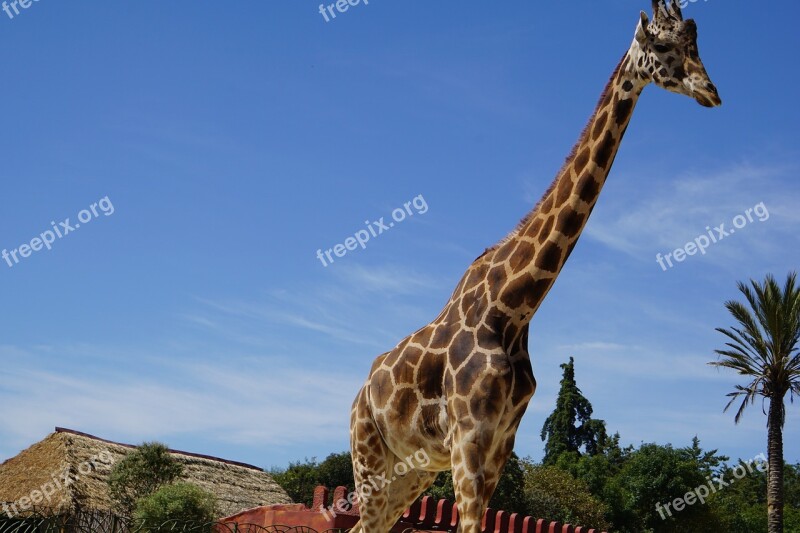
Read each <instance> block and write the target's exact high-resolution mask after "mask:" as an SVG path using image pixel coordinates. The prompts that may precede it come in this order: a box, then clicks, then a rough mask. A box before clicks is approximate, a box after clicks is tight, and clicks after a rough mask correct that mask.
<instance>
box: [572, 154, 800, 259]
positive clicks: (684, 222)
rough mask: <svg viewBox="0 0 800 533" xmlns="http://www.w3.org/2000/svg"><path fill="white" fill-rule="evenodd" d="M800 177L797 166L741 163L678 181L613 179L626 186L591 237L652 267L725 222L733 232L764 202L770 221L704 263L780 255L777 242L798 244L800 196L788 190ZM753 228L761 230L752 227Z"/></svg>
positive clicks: (606, 205) (596, 221)
mask: <svg viewBox="0 0 800 533" xmlns="http://www.w3.org/2000/svg"><path fill="white" fill-rule="evenodd" d="M796 172H797V169H796V168H795V165H788V164H787V165H784V166H779V165H769V164H764V165H757V164H750V163H738V164H734V165H730V166H728V167H726V168H723V169H719V170H717V171H712V172H710V173H699V172H688V173H686V174H684V175H683V176H681V177H679V178H678V179H666V178H665V179H654V177H653V176H648V177H647V180H646V183H643V180H644V178H643V177H642V176H641V175H639V176H633V175H620V176H615V180H616V181H617V182H622V185H621V186H620V185H619V184H618V186H617V187H616V189H615V191H614V192H615V193H616V194H615V195H610V196H609V197H608V198H604V199H603V202H602V203H601V204H600V205H599V206H598V209H597V210H596V211H595V213H594V215H593V217H592V220H591V222H590V224H589V225H588V226H587V228H586V234H587V235H588V236H589V237H590V238H591V239H593V240H595V241H598V242H601V243H603V244H605V245H606V246H608V247H610V248H612V249H615V250H618V251H621V252H624V253H627V254H630V255H632V256H635V257H637V258H641V259H643V260H647V261H650V260H651V259H652V257H654V256H655V254H656V253H658V252H662V253H664V252H669V251H672V250H674V249H676V248H678V247H682V246H683V245H684V244H685V243H687V242H690V241H692V240H693V239H694V238H696V237H698V236H699V235H702V234H705V233H706V232H707V230H706V228H707V227H708V228H712V231H713V228H714V227H716V226H718V225H719V224H722V223H725V225H726V228H727V229H730V228H731V227H732V220H733V218H734V217H735V216H737V215H739V214H743V213H744V212H745V210H746V209H748V208H752V207H754V206H755V205H757V204H759V203H760V202H764V204H765V205H766V207H767V209H768V211H769V215H770V217H769V219H767V220H766V221H764V222H761V221H759V219H758V218H756V217H754V221H753V222H750V223H749V224H748V225H747V226H745V227H744V228H743V229H741V230H740V231H739V232H738V233H737V234H736V235H731V236H729V237H727V238H726V239H724V240H723V241H721V242H720V243H718V244H714V245H712V248H713V249H708V251H707V253H706V255H705V256H704V260H707V261H710V262H713V263H716V264H724V263H730V262H731V261H732V260H745V259H748V258H750V257H752V256H753V255H760V256H762V257H763V256H764V255H766V254H776V253H780V251H781V250H780V248H779V244H778V243H779V242H780V241H781V239H779V238H770V239H765V238H764V237H763V235H764V234H763V232H762V231H760V230H761V229H762V228H761V227H759V226H762V225H763V227H765V228H766V227H768V228H769V232H770V234H771V235H794V238H795V239H797V237H796V231H795V228H796V222H797V219H798V215H797V211H796V209H795V208H794V206H796V205H797V203H798V202H799V201H800V189H797V188H794V189H787V188H786V186H785V184H786V183H787V181H792V180H793V179H794V178H793V174H795V173H796ZM753 226H755V227H753Z"/></svg>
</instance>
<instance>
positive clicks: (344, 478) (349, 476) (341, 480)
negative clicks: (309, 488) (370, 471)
mask: <svg viewBox="0 0 800 533" xmlns="http://www.w3.org/2000/svg"><path fill="white" fill-rule="evenodd" d="M317 472H318V474H317V479H318V482H319V484H320V485H325V486H326V487H328V488H330V489H334V488H336V487H339V486H344V487H348V488H351V489H352V488H355V477H354V476H353V460H352V458H351V456H350V452H349V451H347V452H341V453H332V454H330V455H329V456H328V457H326V458H325V460H324V461H322V462H321V463H320V464H319V468H318V470H317Z"/></svg>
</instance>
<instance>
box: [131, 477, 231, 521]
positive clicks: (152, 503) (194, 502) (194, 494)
mask: <svg viewBox="0 0 800 533" xmlns="http://www.w3.org/2000/svg"><path fill="white" fill-rule="evenodd" d="M216 507H217V505H216V498H215V496H214V495H213V494H211V493H210V492H207V491H205V490H203V489H201V488H200V487H197V486H195V485H191V484H189V483H175V484H173V485H164V486H163V487H161V488H160V489H158V490H157V491H155V492H154V493H153V494H150V495H149V496H145V497H144V498H141V499H140V500H139V501H138V502H137V504H136V510H135V511H134V520H135V523H136V524H137V525H140V524H141V526H142V527H144V528H157V527H158V526H160V525H162V524H164V523H165V522H167V521H168V520H175V521H177V522H178V523H190V524H196V525H201V524H206V523H209V522H213V521H214V520H215V519H216V518H217V510H216Z"/></svg>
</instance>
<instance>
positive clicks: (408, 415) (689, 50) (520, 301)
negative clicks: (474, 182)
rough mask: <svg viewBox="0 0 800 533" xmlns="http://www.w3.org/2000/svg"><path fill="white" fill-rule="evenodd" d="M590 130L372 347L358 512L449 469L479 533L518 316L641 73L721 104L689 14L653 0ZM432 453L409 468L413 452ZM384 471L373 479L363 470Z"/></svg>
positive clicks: (613, 139) (557, 256) (465, 526)
mask: <svg viewBox="0 0 800 533" xmlns="http://www.w3.org/2000/svg"><path fill="white" fill-rule="evenodd" d="M653 8H654V19H653V21H652V22H649V21H648V18H647V16H646V15H645V14H644V13H642V14H641V20H640V22H639V25H638V26H637V29H636V34H635V38H634V41H633V43H632V45H631V47H630V49H629V50H628V52H627V53H626V54H625V55H624V56H623V58H622V60H621V61H620V63H619V65H618V66H617V68H616V69H615V70H614V73H613V75H612V76H611V79H610V81H609V82H608V85H607V86H606V89H605V91H604V92H603V94H602V96H601V98H600V101H599V103H598V105H597V108H596V109H595V112H594V114H593V116H592V118H591V119H590V121H589V124H588V125H587V127H586V129H585V130H584V131H583V133H582V134H581V136H580V138H579V140H578V142H577V144H576V145H575V147H574V149H573V151H572V153H571V154H570V156H569V157H568V158H567V161H566V163H565V165H564V167H563V168H562V169H561V171H560V172H559V174H558V175H557V177H556V179H555V181H554V182H553V184H552V185H551V187H550V188H549V189H548V191H547V192H546V193H545V194H544V196H543V197H542V199H541V201H540V202H539V204H537V206H536V207H535V208H534V209H533V211H531V213H529V214H528V216H526V217H525V218H524V219H523V220H522V221H521V222H520V224H519V226H518V227H517V228H516V229H515V230H514V231H513V232H512V233H511V234H509V236H508V237H506V238H505V239H504V240H503V241H501V242H500V243H498V244H497V245H495V246H494V247H492V248H489V249H487V250H486V251H485V252H484V253H483V255H481V256H480V257H478V258H477V259H476V260H475V261H474V262H473V263H472V265H470V267H469V268H468V269H467V271H466V272H465V274H464V276H463V277H462V279H461V281H460V282H459V284H458V285H457V287H456V289H455V291H454V292H453V294H452V296H451V298H450V300H449V302H448V303H447V305H446V306H445V307H444V309H443V310H442V312H441V313H440V314H439V316H438V317H437V318H436V319H435V320H433V321H432V322H431V323H430V324H428V325H426V326H424V327H423V328H421V329H420V330H418V331H416V332H415V333H413V334H411V335H409V336H408V337H406V338H405V339H404V340H403V341H401V342H400V343H399V344H398V345H397V346H396V347H395V348H394V349H393V350H391V351H389V352H386V353H384V354H382V355H380V356H379V357H378V358H377V359H376V360H375V362H374V363H373V365H372V369H371V370H370V373H369V377H368V378H367V381H366V383H365V384H364V386H363V388H362V389H361V390H360V391H359V393H358V395H357V397H356V399H355V402H354V403H353V409H352V414H351V451H352V455H353V467H354V474H355V478H356V486H357V489H358V494H359V499H360V501H361V504H360V509H361V522H360V524H359V526H357V527H356V528H354V531H358V530H359V529H360V530H361V531H364V532H365V533H385V532H387V531H388V530H389V529H390V528H391V527H392V525H393V524H394V523H395V522H396V521H397V519H398V518H399V516H400V515H401V514H402V512H403V510H404V509H406V508H407V507H408V506H409V505H410V504H411V503H412V502H413V501H414V500H415V499H416V498H417V497H419V495H420V494H421V493H422V492H424V491H425V490H426V489H427V488H428V487H429V486H430V485H431V484H432V483H433V481H434V480H435V478H436V475H437V473H438V472H440V471H443V470H449V469H452V471H453V484H454V487H455V492H456V502H457V504H458V510H459V518H460V522H459V524H460V525H459V527H460V531H461V532H462V533H477V532H479V531H480V529H481V520H482V517H483V513H484V511H485V509H486V506H487V504H488V502H489V499H490V498H491V496H492V494H493V493H494V490H495V488H496V486H497V482H498V480H499V478H500V475H501V473H502V468H503V466H504V465H505V462H506V460H507V459H508V456H509V455H510V453H511V451H512V450H513V447H514V437H515V434H516V431H517V428H518V426H519V423H520V421H521V419H522V416H523V414H524V413H525V409H526V407H527V405H528V402H529V400H530V399H531V397H532V396H533V393H534V391H535V390H536V381H535V379H534V376H533V371H532V368H531V363H530V357H529V354H528V325H529V323H530V320H531V318H532V317H533V314H534V313H535V312H536V310H537V309H538V308H539V306H540V305H541V303H542V301H543V299H544V297H545V296H546V294H547V292H548V291H549V290H550V288H551V287H552V285H553V283H554V282H555V280H556V277H557V276H558V274H559V272H560V271H561V268H562V267H563V265H564V263H565V262H566V260H567V258H568V257H569V255H570V253H571V252H572V249H573V247H574V246H575V244H576V243H577V240H578V238H579V237H580V234H581V232H582V230H583V228H584V226H585V224H586V221H587V219H588V217H589V215H590V214H591V212H592V209H593V208H594V206H595V203H596V202H597V198H598V195H599V194H600V190H601V189H602V187H603V184H604V183H605V180H606V177H607V176H608V173H609V171H610V169H611V165H612V164H613V161H614V158H615V156H616V153H617V150H618V148H619V145H620V142H621V140H622V137H623V135H624V133H625V130H626V128H627V126H628V123H629V121H630V118H631V115H632V113H633V109H634V107H635V105H636V102H637V101H638V98H639V95H640V94H641V92H642V90H643V89H644V87H645V86H646V85H647V84H648V83H651V82H653V83H656V84H657V85H659V86H661V87H663V88H665V89H667V90H670V91H673V92H679V93H682V94H686V95H689V96H692V97H693V98H695V99H696V100H697V101H698V103H700V104H702V105H704V106H708V107H711V106H715V105H719V104H720V103H721V101H720V99H719V96H718V95H717V91H716V88H715V87H714V86H713V84H712V83H711V82H710V81H709V80H708V76H707V74H706V72H705V68H704V67H703V64H702V62H701V61H700V58H699V56H698V55H697V45H696V36H697V34H696V26H695V24H694V21H692V20H687V21H684V20H683V17H682V15H681V12H680V8H679V7H678V5H677V3H676V1H673V2H672V3H670V4H669V5H667V4H665V3H664V1H663V0H660V1H659V0H653ZM421 450H422V451H424V453H425V454H426V457H428V458H429V461H426V464H425V465H419V466H418V467H417V468H414V469H412V470H411V471H410V472H408V473H406V474H405V475H397V474H398V470H396V468H395V467H396V465H397V464H398V463H401V462H404V461H405V462H408V461H407V459H408V458H410V457H412V456H414V455H415V454H416V453H418V452H419V451H421ZM375 477H379V478H382V479H383V480H384V481H383V483H381V484H380V485H382V486H378V485H376V484H375V483H374V482H372V481H371V480H373V479H374V478H375Z"/></svg>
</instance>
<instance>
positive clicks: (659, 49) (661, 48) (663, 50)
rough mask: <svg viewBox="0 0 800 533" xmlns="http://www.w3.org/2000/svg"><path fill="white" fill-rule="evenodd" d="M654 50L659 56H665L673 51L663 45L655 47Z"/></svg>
mask: <svg viewBox="0 0 800 533" xmlns="http://www.w3.org/2000/svg"><path fill="white" fill-rule="evenodd" d="M653 48H655V49H656V52H658V53H659V54H665V53H667V52H669V51H670V50H672V48H671V47H669V46H666V45H663V44H656V45H653Z"/></svg>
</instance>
